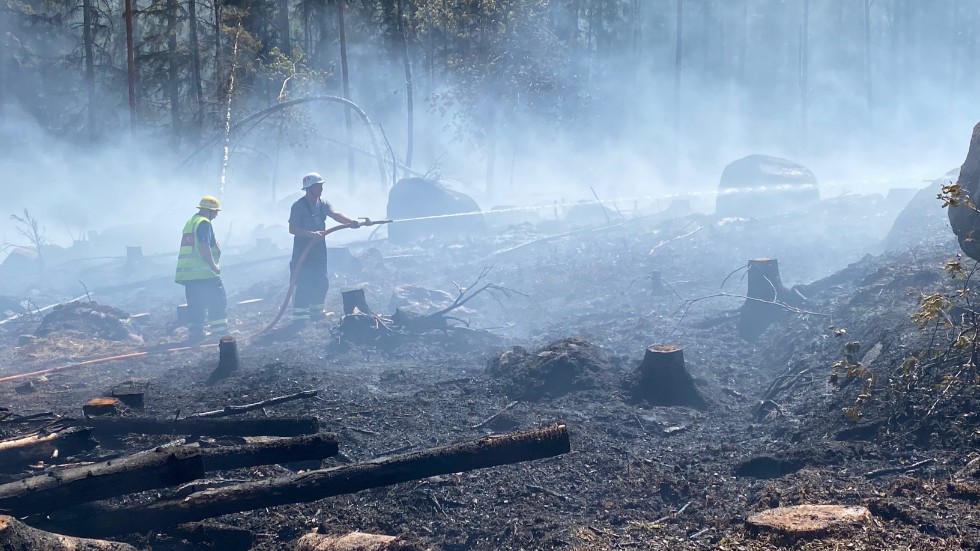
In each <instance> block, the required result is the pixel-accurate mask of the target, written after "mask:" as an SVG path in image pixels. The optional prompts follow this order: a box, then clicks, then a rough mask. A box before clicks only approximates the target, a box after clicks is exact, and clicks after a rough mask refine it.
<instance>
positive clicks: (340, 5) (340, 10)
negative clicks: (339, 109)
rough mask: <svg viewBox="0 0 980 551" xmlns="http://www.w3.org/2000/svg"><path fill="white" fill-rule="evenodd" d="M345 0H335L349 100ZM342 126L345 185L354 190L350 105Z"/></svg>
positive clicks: (346, 109) (345, 95) (342, 65)
mask: <svg viewBox="0 0 980 551" xmlns="http://www.w3.org/2000/svg"><path fill="white" fill-rule="evenodd" d="M346 1H347V0H339V1H338V2H337V26H338V28H339V32H340V72H341V75H342V77H343V86H344V99H346V100H348V101H349V100H350V72H349V71H348V67H347V25H346V23H345V22H344V10H345V9H346V6H345V4H346ZM344 127H345V128H346V129H347V187H348V189H350V190H351V191H354V151H353V150H352V149H351V147H353V145H354V125H353V122H352V121H351V112H350V107H346V106H345V107H344Z"/></svg>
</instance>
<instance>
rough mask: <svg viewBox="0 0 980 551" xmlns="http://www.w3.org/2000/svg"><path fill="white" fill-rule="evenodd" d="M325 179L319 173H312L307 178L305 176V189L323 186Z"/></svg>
mask: <svg viewBox="0 0 980 551" xmlns="http://www.w3.org/2000/svg"><path fill="white" fill-rule="evenodd" d="M322 183H323V178H321V177H320V174H319V173H317V172H311V173H309V174H307V175H306V176H303V189H308V188H311V187H313V186H315V185H317V184H322Z"/></svg>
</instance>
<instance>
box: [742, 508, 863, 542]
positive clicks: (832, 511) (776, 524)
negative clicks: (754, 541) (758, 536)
mask: <svg viewBox="0 0 980 551" xmlns="http://www.w3.org/2000/svg"><path fill="white" fill-rule="evenodd" d="M870 519H871V512H870V511H868V508H867V507H861V506H854V505H793V506H790V507H776V508H775V509H769V510H768V511H762V512H761V513H756V514H754V515H751V516H750V517H749V518H748V519H747V520H746V521H745V522H746V524H747V525H748V526H749V528H750V529H753V530H770V531H775V532H779V533H782V534H784V535H790V536H813V535H818V534H820V533H821V532H823V531H825V530H827V529H829V528H831V527H834V526H846V525H850V524H861V523H864V522H867V521H868V520H870Z"/></svg>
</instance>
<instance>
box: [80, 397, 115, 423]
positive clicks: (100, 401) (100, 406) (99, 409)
mask: <svg viewBox="0 0 980 551" xmlns="http://www.w3.org/2000/svg"><path fill="white" fill-rule="evenodd" d="M121 405H122V400H120V399H119V398H116V397H115V396H98V397H95V398H90V399H89V401H88V402H85V404H84V405H83V406H82V413H84V414H85V417H86V418H88V417H101V416H103V415H119V409H120V406H121Z"/></svg>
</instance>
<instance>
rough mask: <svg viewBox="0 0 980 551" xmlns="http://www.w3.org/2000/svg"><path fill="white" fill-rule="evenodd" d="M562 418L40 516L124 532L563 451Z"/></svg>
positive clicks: (83, 528)
mask: <svg viewBox="0 0 980 551" xmlns="http://www.w3.org/2000/svg"><path fill="white" fill-rule="evenodd" d="M569 450H570V445H569V441H568V431H567V429H566V428H565V426H564V425H555V426H552V427H549V428H544V429H534V430H528V431H524V432H517V433H510V434H500V435H492V436H486V437H483V438H480V439H478V440H474V441H469V442H463V443H460V444H453V445H448V446H442V447H439V448H433V449H430V450H424V451H420V452H415V453H408V454H403V455H396V456H390V457H381V458H378V459H375V460H373V461H368V462H364V463H358V464H354V465H349V466H344V467H337V468H332V469H322V470H315V471H308V472H305V473H302V474H298V475H292V476H286V477H281V478H276V479H270V480H263V481H258V482H247V483H244V484H237V485H233V486H227V487H224V488H216V489H212V490H208V491H203V492H196V493H192V494H190V495H188V496H185V497H183V498H179V499H166V500H162V501H158V502H155V503H151V504H148V505H142V506H137V507H131V508H122V509H109V510H88V511H85V512H83V513H79V514H78V515H74V516H69V517H63V518H61V519H55V518H52V519H50V520H47V521H43V520H42V521H41V522H43V523H44V524H45V525H48V524H51V525H53V526H58V527H59V528H60V529H63V530H65V531H66V532H67V533H70V534H76V535H95V534H123V533H130V532H143V531H148V530H158V529H162V528H165V527H168V526H174V525H177V524H181V523H185V522H193V521H197V520H202V519H207V518H212V517H216V516H220V515H226V514H230V513H236V512H241V511H249V510H253V509H260V508H265V507H273V506H276V505H285V504H289V503H306V502H312V501H317V500H320V499H324V498H327V497H332V496H337V495H343V494H350V493H354V492H358V491H361V490H366V489H369V488H379V487H382V486H390V485H392V484H398V483H400V482H408V481H411V480H419V479H422V478H427V477H430V476H435V475H439V474H446V473H455V472H464V471H471V470H475V469H482V468H486V467H494V466H498V465H506V464H511V463H518V462H521V461H531V460H534V459H542V458H545V457H554V456H556V455H561V454H564V453H568V451H569Z"/></svg>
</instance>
